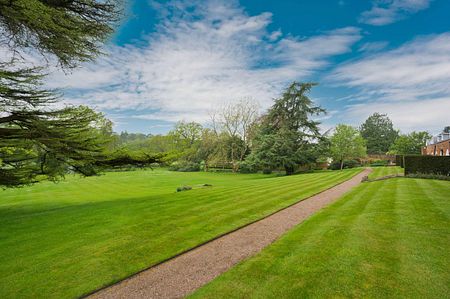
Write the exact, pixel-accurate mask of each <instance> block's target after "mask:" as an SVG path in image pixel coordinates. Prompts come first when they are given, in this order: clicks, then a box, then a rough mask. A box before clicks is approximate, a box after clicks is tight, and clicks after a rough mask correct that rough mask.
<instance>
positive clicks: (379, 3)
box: [359, 0, 431, 26]
mask: <svg viewBox="0 0 450 299" xmlns="http://www.w3.org/2000/svg"><path fill="white" fill-rule="evenodd" d="M430 2H431V0H374V1H373V5H372V8H371V9H370V10H368V11H365V12H363V13H362V14H361V17H360V19H359V21H360V22H361V23H365V24H369V25H374V26H382V25H387V24H391V23H394V22H396V21H399V20H402V19H404V18H406V17H407V16H409V15H411V14H414V13H417V12H419V11H421V10H424V9H426V8H428V6H429V5H430Z"/></svg>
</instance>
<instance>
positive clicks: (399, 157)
mask: <svg viewBox="0 0 450 299" xmlns="http://www.w3.org/2000/svg"><path fill="white" fill-rule="evenodd" d="M395 165H397V166H400V167H401V168H404V165H403V155H395Z"/></svg>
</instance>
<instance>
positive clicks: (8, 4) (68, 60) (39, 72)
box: [0, 0, 119, 186]
mask: <svg viewBox="0 0 450 299" xmlns="http://www.w3.org/2000/svg"><path fill="white" fill-rule="evenodd" d="M118 7H119V6H118V2H117V1H109V0H98V1H96V0H73V1H66V0H0V32H1V37H0V46H1V47H3V48H5V47H6V48H7V49H9V51H10V55H6V58H3V59H5V60H3V61H0V186H19V185H22V184H27V183H31V182H34V181H36V180H38V179H39V178H40V177H45V178H49V179H57V178H58V177H61V176H63V175H64V174H65V173H67V172H68V171H73V172H78V173H81V174H83V175H92V174H95V173H96V170H95V164H96V163H95V161H96V160H98V159H101V157H102V153H103V151H104V150H105V148H106V146H107V144H108V142H109V140H110V137H111V134H112V129H111V122H109V121H108V120H106V119H105V118H104V116H103V115H102V114H101V113H97V112H95V111H93V110H92V109H90V108H88V107H84V106H79V107H74V106H65V107H63V108H61V106H62V105H61V104H60V103H58V102H59V99H60V97H61V95H60V93H58V92H56V91H53V90H47V89H45V88H44V87H43V79H44V78H45V66H44V65H41V66H40V67H33V68H28V67H26V65H28V64H29V61H27V60H26V57H28V56H27V55H22V54H23V50H24V49H27V50H29V51H28V52H31V53H33V52H34V53H36V52H38V53H40V54H42V55H43V56H44V57H45V59H46V60H47V61H50V60H51V59H53V58H54V57H56V60H57V62H58V64H59V65H60V66H61V67H63V68H68V67H74V66H76V65H77V63H79V62H82V61H86V60H92V59H94V58H95V57H96V56H97V55H98V54H99V53H100V47H101V42H103V41H105V40H106V38H107V37H108V36H109V34H110V33H111V32H112V31H113V22H114V21H115V20H117V17H118V13H119V9H118Z"/></svg>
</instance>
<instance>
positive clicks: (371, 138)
mask: <svg viewBox="0 0 450 299" xmlns="http://www.w3.org/2000/svg"><path fill="white" fill-rule="evenodd" d="M360 132H361V136H362V137H363V138H364V139H365V140H366V144H367V153H369V154H386V153H387V152H388V151H389V148H390V147H391V145H392V144H393V143H394V141H395V139H397V137H398V131H397V130H395V129H394V125H393V124H392V121H391V120H390V119H389V117H388V116H387V115H386V114H380V113H374V114H372V115H371V116H369V117H368V118H367V119H366V121H365V122H364V123H363V124H362V125H361V127H360Z"/></svg>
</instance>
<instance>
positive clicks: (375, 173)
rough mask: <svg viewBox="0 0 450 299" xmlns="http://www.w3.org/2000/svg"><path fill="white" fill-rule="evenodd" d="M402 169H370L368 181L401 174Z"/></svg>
mask: <svg viewBox="0 0 450 299" xmlns="http://www.w3.org/2000/svg"><path fill="white" fill-rule="evenodd" d="M403 173H404V169H403V168H401V167H400V166H379V167H372V173H371V174H369V179H370V180H373V179H377V178H381V177H384V176H387V175H393V174H403Z"/></svg>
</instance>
